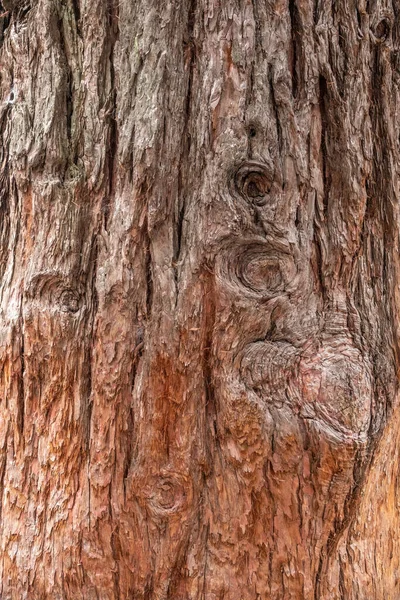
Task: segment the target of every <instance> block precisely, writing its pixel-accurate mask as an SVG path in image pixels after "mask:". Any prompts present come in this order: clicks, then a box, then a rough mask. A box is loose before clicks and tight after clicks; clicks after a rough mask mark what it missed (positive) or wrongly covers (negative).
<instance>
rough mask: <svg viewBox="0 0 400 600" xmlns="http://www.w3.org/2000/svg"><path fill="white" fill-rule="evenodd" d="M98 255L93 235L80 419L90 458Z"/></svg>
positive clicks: (95, 239) (96, 242) (95, 237)
mask: <svg viewBox="0 0 400 600" xmlns="http://www.w3.org/2000/svg"><path fill="white" fill-rule="evenodd" d="M98 253H99V247H98V240H97V236H96V235H95V236H94V238H93V241H92V247H91V250H90V258H89V260H90V266H91V273H90V275H89V276H90V280H91V281H90V301H91V302H90V307H91V314H90V316H89V320H88V339H89V342H88V343H87V344H86V347H85V366H86V373H84V374H83V380H84V381H86V390H85V396H86V407H84V410H85V413H86V414H85V416H84V418H83V419H82V421H83V424H84V427H85V428H86V435H85V439H86V452H87V455H88V456H89V457H90V437H91V422H92V410H93V404H92V388H93V382H92V375H93V374H92V362H93V346H94V335H95V323H96V315H97V310H98V297H97V291H96V275H97V259H98Z"/></svg>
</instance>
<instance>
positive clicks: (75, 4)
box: [71, 0, 81, 37]
mask: <svg viewBox="0 0 400 600" xmlns="http://www.w3.org/2000/svg"><path fill="white" fill-rule="evenodd" d="M79 3H80V0H71V4H72V10H73V12H74V17H75V25H76V32H77V34H78V36H79V37H81V7H80V4H79Z"/></svg>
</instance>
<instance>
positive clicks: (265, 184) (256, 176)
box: [235, 162, 273, 206]
mask: <svg viewBox="0 0 400 600" xmlns="http://www.w3.org/2000/svg"><path fill="white" fill-rule="evenodd" d="M272 175H273V174H272V173H271V172H270V171H269V169H268V168H267V166H266V165H262V164H260V163H257V162H248V163H244V164H243V165H242V166H241V167H239V169H238V170H237V172H236V175H235V187H236V189H237V191H238V193H239V194H240V195H241V196H242V197H243V198H245V199H246V200H248V201H249V202H251V203H252V204H255V205H256V206H263V205H264V204H265V203H266V202H267V199H268V194H269V191H270V189H271V186H272Z"/></svg>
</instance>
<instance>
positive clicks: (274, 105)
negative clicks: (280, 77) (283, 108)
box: [268, 65, 283, 157]
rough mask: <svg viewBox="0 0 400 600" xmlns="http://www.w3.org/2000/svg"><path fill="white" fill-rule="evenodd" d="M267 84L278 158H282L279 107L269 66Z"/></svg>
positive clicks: (271, 69) (271, 70) (271, 68)
mask: <svg viewBox="0 0 400 600" xmlns="http://www.w3.org/2000/svg"><path fill="white" fill-rule="evenodd" d="M268 82H269V90H270V98H271V104H272V110H273V113H274V117H275V123H276V133H277V136H278V146H279V156H280V157H282V154H283V136H282V128H281V124H280V120H279V107H278V105H277V103H276V99H275V91H274V82H273V67H272V66H271V65H270V67H269V72H268Z"/></svg>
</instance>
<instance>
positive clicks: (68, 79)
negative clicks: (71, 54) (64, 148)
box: [58, 17, 74, 150]
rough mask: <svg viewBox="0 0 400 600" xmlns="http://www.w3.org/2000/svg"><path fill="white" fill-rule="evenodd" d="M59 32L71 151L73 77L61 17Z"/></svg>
mask: <svg viewBox="0 0 400 600" xmlns="http://www.w3.org/2000/svg"><path fill="white" fill-rule="evenodd" d="M58 30H59V32H60V49H61V54H62V56H63V60H64V66H65V109H66V128H67V140H68V145H69V150H71V145H72V115H73V112H74V94H73V76H72V69H71V65H70V64H69V60H68V52H67V46H66V43H65V36H64V24H63V18H62V17H61V18H60V19H59V22H58Z"/></svg>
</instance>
